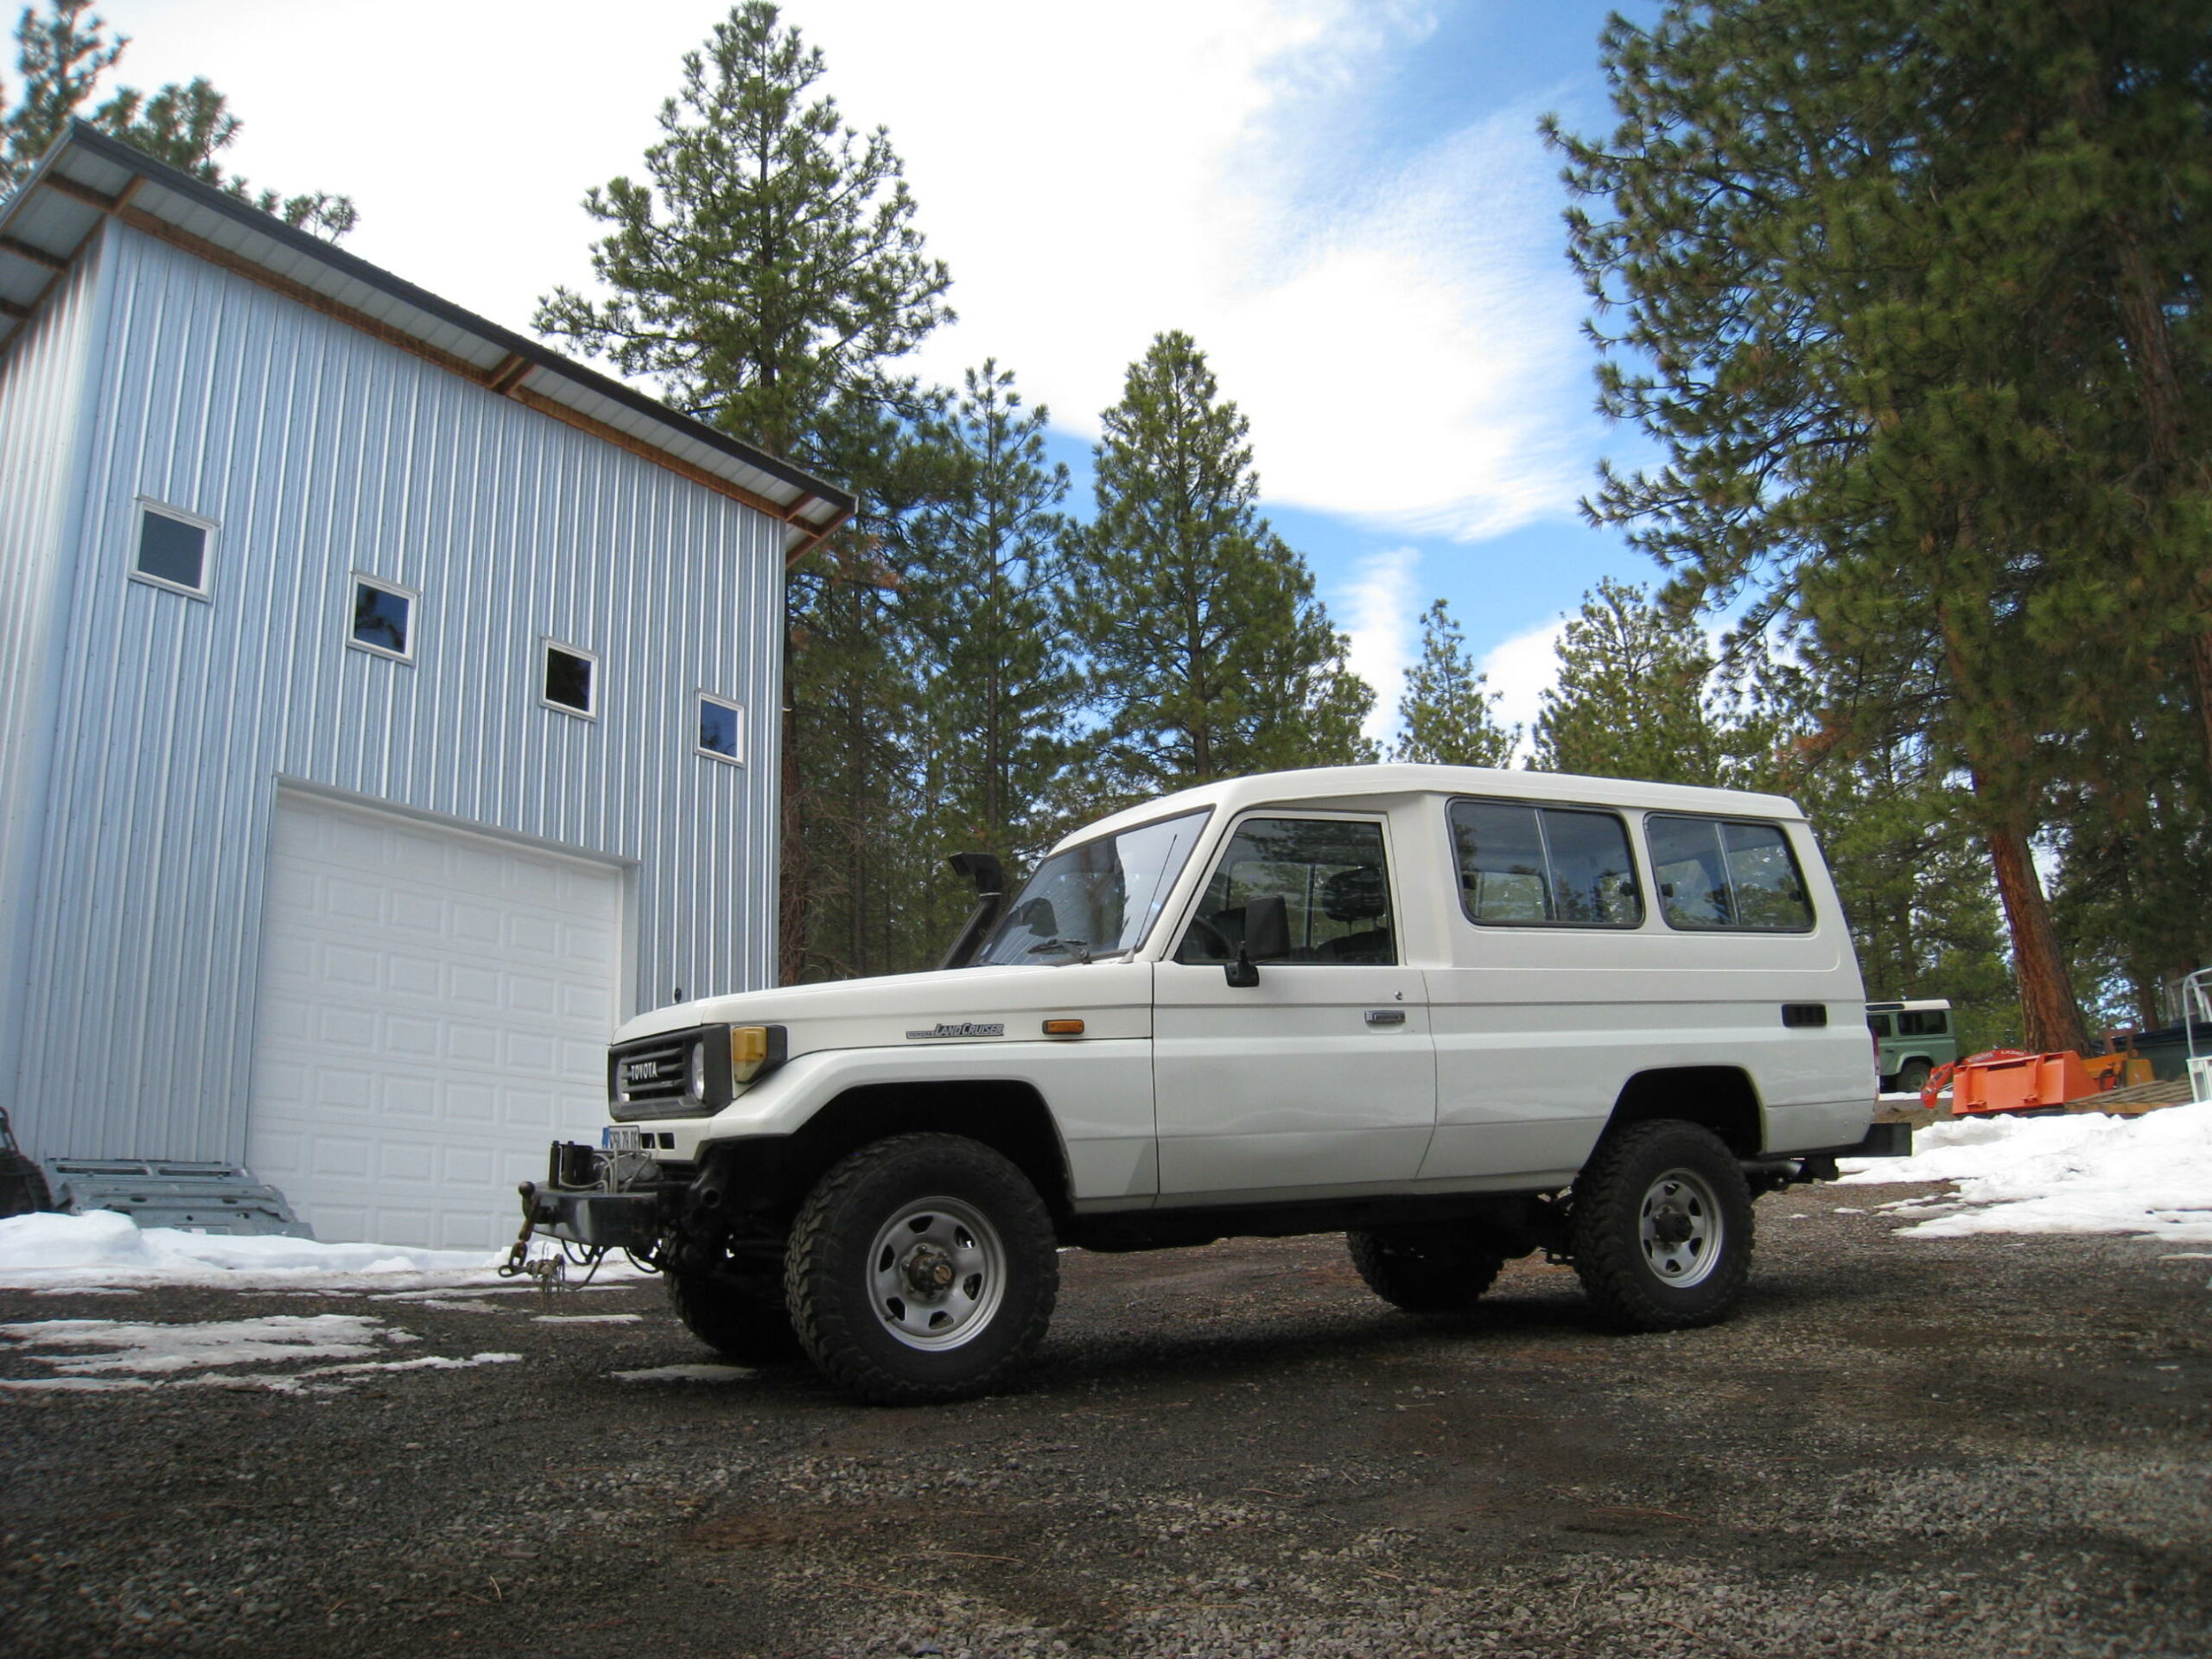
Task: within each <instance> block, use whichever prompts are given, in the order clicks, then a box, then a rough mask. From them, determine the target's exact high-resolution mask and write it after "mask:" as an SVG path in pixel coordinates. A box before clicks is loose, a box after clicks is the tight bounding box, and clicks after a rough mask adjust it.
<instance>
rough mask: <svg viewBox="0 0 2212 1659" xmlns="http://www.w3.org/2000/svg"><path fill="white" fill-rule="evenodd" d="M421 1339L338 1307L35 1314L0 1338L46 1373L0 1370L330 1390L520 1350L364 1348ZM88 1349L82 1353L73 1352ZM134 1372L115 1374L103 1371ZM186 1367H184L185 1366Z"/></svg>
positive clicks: (13, 1383) (79, 1386)
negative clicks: (121, 1316) (179, 1316)
mask: <svg viewBox="0 0 2212 1659" xmlns="http://www.w3.org/2000/svg"><path fill="white" fill-rule="evenodd" d="M421 1340H422V1338H420V1337H418V1336H416V1334H415V1333H414V1332H411V1331H399V1330H394V1329H392V1328H391V1327H390V1326H388V1325H385V1322H384V1321H383V1320H382V1319H371V1318H364V1317H360V1316H358V1315H353V1314H346V1313H320V1314H314V1315H305V1316H303V1315H299V1314H291V1313H280V1314H274V1315H271V1316H270V1317H269V1318H266V1319H210V1320H203V1321H201V1322H200V1323H198V1324H194V1325H158V1324H130V1323H127V1322H125V1321H123V1320H118V1319H36V1320H32V1321H29V1322H27V1323H23V1324H18V1325H0V1342H6V1343H9V1344H12V1345H13V1351H14V1352H16V1354H19V1355H21V1357H23V1358H26V1359H29V1360H32V1361H34V1362H35V1363H38V1364H41V1365H44V1366H48V1367H49V1368H50V1369H51V1370H53V1371H54V1373H55V1375H54V1376H45V1377H10V1378H5V1379H0V1388H7V1389H59V1390H65V1391H67V1390H74V1391H77V1392H80V1393H81V1392H87V1391H92V1390H98V1389H148V1388H155V1387H168V1388H215V1389H270V1390H272V1391H274V1392H276V1393H278V1394H334V1393H339V1392H341V1391H342V1390H343V1389H344V1388H345V1386H346V1384H345V1383H343V1382H340V1381H336V1380H334V1379H340V1378H352V1379H357V1380H358V1379H360V1378H363V1377H365V1376H369V1375H370V1374H372V1373H374V1372H378V1371H454V1370H467V1369H468V1368H469V1367H471V1366H476V1365H507V1364H513V1363H516V1362H518V1361H519V1360H520V1359H521V1358H522V1356H521V1355H520V1354H505V1353H483V1354H471V1355H469V1356H467V1357H466V1358H458V1359H454V1358H448V1357H445V1356H443V1355H440V1354H422V1355H418V1356H416V1357H414V1358H412V1359H383V1358H375V1357H365V1356H374V1355H378V1354H381V1353H386V1352H389V1351H391V1349H393V1348H397V1347H404V1346H405V1345H407V1344H410V1343H416V1342H420V1341H421ZM87 1349H89V1350H91V1351H90V1352H82V1351H79V1350H87ZM303 1359H321V1360H330V1361H334V1362H337V1363H331V1364H324V1365H310V1366H307V1367H304V1368H302V1369H301V1370H289V1371H239V1370H232V1369H230V1368H232V1367H235V1366H240V1365H265V1364H270V1363H277V1364H283V1363H296V1362H297V1361H300V1360H303ZM117 1371H121V1372H128V1373H132V1375H130V1376H109V1375H105V1373H110V1372H117ZM188 1373H189V1375H188Z"/></svg>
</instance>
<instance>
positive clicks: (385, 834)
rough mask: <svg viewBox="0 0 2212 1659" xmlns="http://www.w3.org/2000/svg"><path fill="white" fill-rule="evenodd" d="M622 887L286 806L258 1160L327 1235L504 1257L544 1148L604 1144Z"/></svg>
mask: <svg viewBox="0 0 2212 1659" xmlns="http://www.w3.org/2000/svg"><path fill="white" fill-rule="evenodd" d="M622 912H623V876H622V872H621V871H620V869H619V868H615V867H613V866H611V865H605V864H599V863H594V862H591V861H587V860H584V859H579V858H569V857H564V856H562V855H559V854H556V853H550V852H544V851H540V850H538V849H535V848H530V847H524V846H519V845H517V844H515V843H512V842H503V841H498V840H494V839H493V838H491V837H489V836H479V835H472V834H470V833H468V832H467V831H466V830H461V829H448V828H446V827H444V826H442V825H437V824H430V823H423V822H420V821H418V820H416V819H411V818H403V817H397V816H394V815H391V814H388V813H382V812H377V811H372V810H366V809H363V808H359V807H354V806H350V805H340V804H337V803H334V802H330V801H326V800H321V799H317V798H310V797H307V796H299V795H291V794H285V795H283V796H281V797H280V798H279V800H278V804H277V822H276V829H275V832H274V835H273V837H272V845H271V849H270V867H269V872H268V883H267V893H266V898H265V899H264V909H263V923H262V944H261V988H260V998H259V1003H258V1017H257V1021H256V1026H255V1047H254V1065H253V1094H252V1100H251V1105H250V1108H249V1110H248V1116H247V1124H246V1162H247V1164H248V1166H251V1169H252V1170H253V1173H254V1174H255V1175H256V1176H257V1178H259V1179H262V1180H264V1181H268V1182H271V1183H273V1184H274V1185H277V1186H278V1187H280V1188H282V1189H283V1193H284V1195H285V1197H286V1198H289V1199H290V1200H291V1203H292V1205H293V1208H294V1209H295V1210H296V1211H297V1212H298V1214H299V1215H300V1217H301V1219H302V1220H303V1221H306V1222H307V1223H308V1224H310V1225H312V1226H313V1227H314V1229H315V1236H317V1237H318V1238H321V1239H326V1240H349V1239H365V1240H372V1241H374V1242H376V1243H384V1244H415V1245H425V1246H430V1247H434V1248H438V1249H475V1248H478V1247H482V1248H484V1249H491V1248H492V1247H493V1246H494V1245H496V1244H499V1243H504V1242H505V1240H506V1239H508V1238H510V1237H512V1236H513V1233H514V1230H515V1228H516V1226H517V1225H518V1222H519V1219H520V1213H521V1212H520V1210H519V1208H518V1203H517V1200H516V1198H515V1185H516V1183H517V1182H518V1181H523V1180H528V1179H535V1178H537V1177H539V1176H541V1175H542V1174H543V1171H544V1168H545V1149H546V1147H547V1144H548V1143H549V1142H550V1141H553V1140H555V1139H556V1138H560V1139H581V1140H589V1139H594V1138H595V1136H596V1134H597V1125H598V1123H599V1122H600V1121H601V1119H602V1118H603V1116H604V1115H605V1096H606V1044H607V1038H608V1037H609V1035H610V1034H611V1033H613V1028H614V1026H615V1024H616V1022H617V1020H618V1019H619V1017H620V1011H621V1010H620V972H621V957H622V948H621V938H622Z"/></svg>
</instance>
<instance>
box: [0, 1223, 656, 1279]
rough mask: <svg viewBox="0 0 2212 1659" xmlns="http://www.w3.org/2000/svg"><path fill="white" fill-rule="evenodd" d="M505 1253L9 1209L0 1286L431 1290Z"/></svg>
mask: <svg viewBox="0 0 2212 1659" xmlns="http://www.w3.org/2000/svg"><path fill="white" fill-rule="evenodd" d="M505 1259H506V1252H505V1250H499V1251H493V1252H486V1251H484V1250H430V1249H417V1248H416V1247H414V1246H412V1245H405V1244H346V1243H328V1244H326V1243H320V1242H318V1241H317V1240H315V1239H312V1238H284V1237H281V1236H277V1235H274V1234H232V1233H193V1232H186V1231H183V1230H180V1229H178V1228H174V1227H147V1228H141V1227H139V1226H138V1224H137V1223H136V1222H134V1221H132V1220H131V1219H130V1217H128V1216H125V1215H119V1214H118V1213H117V1212H116V1211H112V1210H94V1211H89V1212H88V1213H86V1214H85V1215H81V1216H66V1215H50V1214H40V1215H30V1216H11V1217H8V1218H7V1219H6V1220H4V1221H0V1288H4V1289H11V1290H67V1291H82V1290H86V1289H91V1288H113V1287H118V1286H126V1287H127V1286H131V1285H147V1284H170V1285H175V1284H190V1285H202V1286H219V1287H226V1288H232V1289H239V1290H245V1289H306V1290H313V1289H318V1288H327V1289H334V1290H349V1289H350V1290H358V1289H363V1288H366V1287H368V1286H370V1285H373V1286H374V1287H376V1288H378V1289H385V1288H388V1287H391V1285H392V1284H393V1283H394V1282H395V1281H410V1282H411V1283H412V1284H413V1285H414V1286H416V1287H435V1288H432V1289H431V1292H430V1294H438V1293H439V1292H440V1291H448V1292H449V1291H452V1290H456V1289H461V1288H463V1287H467V1288H470V1289H475V1288H477V1287H483V1288H485V1289H492V1288H499V1287H502V1286H501V1284H500V1281H499V1274H498V1272H497V1269H498V1268H499V1264H500V1263H501V1262H504V1261H505ZM641 1271H642V1270H641V1269H639V1268H633V1267H632V1266H631V1264H630V1263H629V1262H627V1261H626V1260H625V1259H623V1258H621V1257H620V1256H617V1257H615V1258H613V1259H612V1260H610V1261H607V1262H602V1263H601V1265H600V1268H599V1275H598V1276H599V1277H600V1278H601V1279H608V1280H623V1279H634V1278H636V1277H638V1276H639V1274H640V1272H641ZM522 1288H524V1289H534V1288H535V1287H530V1286H525V1287H522ZM566 1288H579V1287H575V1286H570V1287H566Z"/></svg>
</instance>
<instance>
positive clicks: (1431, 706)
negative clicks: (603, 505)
mask: <svg viewBox="0 0 2212 1659" xmlns="http://www.w3.org/2000/svg"><path fill="white" fill-rule="evenodd" d="M1501 696H1503V693H1500V692H1497V691H1493V690H1491V689H1490V684H1489V681H1488V679H1487V677H1485V676H1484V673H1483V671H1481V670H1480V669H1478V668H1477V667H1476V666H1475V664H1474V660H1473V658H1471V657H1469V656H1468V654H1467V640H1466V635H1465V634H1464V633H1463V632H1460V629H1459V624H1458V623H1457V622H1455V621H1453V620H1452V612H1451V610H1450V608H1449V607H1447V606H1446V604H1445V602H1444V601H1442V600H1438V601H1436V602H1435V603H1434V604H1433V605H1431V606H1430V607H1428V609H1427V611H1426V612H1425V613H1423V614H1422V616H1421V661H1420V663H1419V664H1416V665H1415V666H1414V668H1412V669H1411V670H1409V671H1408V672H1407V675H1406V684H1405V690H1404V692H1403V693H1402V695H1401V696H1399V698H1398V728H1399V735H1398V741H1397V743H1396V744H1395V746H1394V747H1393V748H1392V749H1391V752H1390V758H1391V759H1392V760H1409V761H1415V762H1421V763H1424V764H1428V765H1435V766H1511V765H1512V764H1513V751H1514V750H1515V748H1516V747H1518V746H1519V744H1520V741H1521V728H1519V727H1518V726H1501V725H1499V724H1498V723H1497V702H1498V700H1499V698H1500V697H1501Z"/></svg>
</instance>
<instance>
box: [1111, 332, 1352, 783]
mask: <svg viewBox="0 0 2212 1659" xmlns="http://www.w3.org/2000/svg"><path fill="white" fill-rule="evenodd" d="M1103 423H1104V435H1103V438H1102V439H1101V441H1100V442H1099V444H1098V446H1097V448H1096V457H1097V474H1096V497H1097V516H1096V519H1095V520H1094V521H1093V523H1092V524H1090V526H1089V528H1088V530H1087V531H1086V532H1085V533H1084V536H1083V537H1082V543H1081V553H1080V557H1079V558H1078V560H1077V569H1076V571H1075V576H1074V582H1073V588H1074V592H1075V620H1076V632H1077V637H1078V639H1079V641H1080V645H1081V648H1082V650H1083V652H1084V656H1085V658H1087V659H1088V661H1089V664H1090V678H1089V684H1090V695H1091V697H1092V700H1093V702H1094V704H1095V706H1096V709H1097V710H1098V712H1099V714H1100V715H1101V717H1102V727H1101V730H1100V732H1099V734H1098V738H1097V742H1096V765H1097V766H1098V768H1099V771H1100V777H1099V779H1097V780H1096V785H1097V787H1096V791H1094V799H1096V798H1100V797H1103V798H1107V799H1111V798H1117V797H1118V798H1129V797H1132V796H1135V795H1141V794H1147V793H1153V792H1156V791H1160V790H1162V789H1169V788H1175V787H1179V786H1181V785H1187V784H1195V783H1205V782H1207V781H1209V780H1211V779H1216V778H1224V777H1232V776H1235V775H1236V774H1238V773H1241V772H1264V771H1268V770H1270V769H1273V768H1277V767H1285V766H1323V765H1331V764H1339V763H1347V762H1352V761H1361V760H1372V759H1373V758H1374V747H1373V745H1371V744H1370V743H1369V742H1368V741H1367V740H1366V739H1365V738H1363V736H1362V735H1361V734H1360V722H1361V721H1363V720H1364V719H1365V718H1366V715H1367V712H1368V710H1369V709H1370V708H1371V707H1372V706H1373V704H1374V693H1373V692H1372V691H1371V690H1369V688H1368V687H1367V685H1366V684H1365V683H1364V682H1363V681H1362V680H1360V679H1359V677H1357V675H1355V674H1353V673H1352V672H1351V671H1350V670H1349V669H1348V668H1346V667H1345V666H1344V650H1345V642H1344V636H1343V635H1341V634H1339V633H1338V632H1337V631H1336V630H1335V628H1334V627H1332V626H1331V625H1330V622H1329V617H1328V613H1327V611H1326V610H1325V608H1324V607H1322V605H1321V603H1320V601H1319V600H1318V599H1316V598H1315V597H1314V594H1313V575H1312V574H1311V572H1310V571H1308V569H1306V562H1305V560H1304V559H1303V558H1301V557H1300V556H1299V555H1298V554H1297V553H1296V552H1294V551H1293V550H1292V549H1291V548H1290V547H1289V546H1288V545H1287V544H1286V543H1284V542H1283V540H1282V538H1281V537H1279V536H1278V535H1276V534H1275V532H1274V530H1273V529H1271V528H1270V527H1269V525H1268V522H1267V520H1265V519H1264V518H1261V517H1260V516H1259V514H1258V512H1257V511H1256V510H1255V502H1256V501H1257V499H1258V497H1259V480H1258V478H1257V476H1256V474H1255V473H1254V471H1253V468H1252V451H1251V448H1250V446H1249V442H1247V432H1248V428H1247V423H1246V422H1245V419H1244V416H1243V414H1242V413H1240V412H1239V411H1238V410H1237V408H1236V404H1233V403H1230V402H1229V401H1228V400H1226V399H1224V398H1222V397H1220V396H1219V388H1218V387H1217V385H1216V382H1215V379H1214V376H1213V372H1212V371H1211V369H1209V368H1208V367H1207V365H1206V360H1205V355H1204V354H1203V353H1201V352H1200V351H1199V350H1198V346H1197V345H1196V344H1195V343H1194V342H1193V341H1192V340H1191V338H1190V336H1189V335H1187V334H1181V333H1168V334H1161V335H1160V336H1158V337H1157V338H1156V339H1154V341H1153V342H1152V345H1151V347H1150V348H1149V349H1148V350H1147V352H1146V353H1145V355H1144V357H1143V358H1142V359H1141V360H1139V361H1138V362H1136V363H1134V364H1132V365H1130V366H1129V372H1128V378H1127V380H1126V382H1125V383H1124V387H1123V392H1122V400H1121V402H1119V403H1118V404H1115V405H1114V406H1113V407H1112V408H1111V409H1109V410H1107V411H1106V412H1105V415H1104V417H1103Z"/></svg>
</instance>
